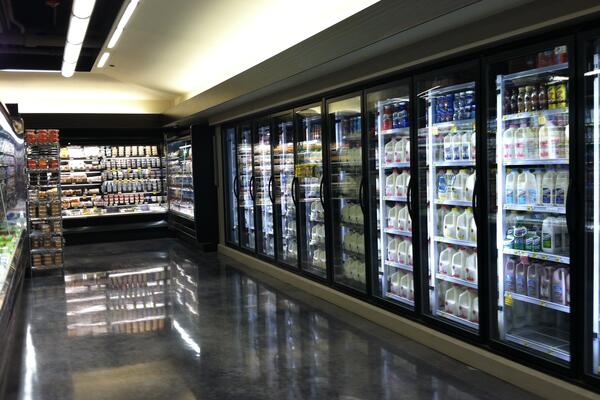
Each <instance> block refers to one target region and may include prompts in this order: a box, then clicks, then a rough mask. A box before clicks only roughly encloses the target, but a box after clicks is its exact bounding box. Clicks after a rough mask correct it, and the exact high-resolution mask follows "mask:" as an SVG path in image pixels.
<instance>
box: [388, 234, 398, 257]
mask: <svg viewBox="0 0 600 400" xmlns="http://www.w3.org/2000/svg"><path fill="white" fill-rule="evenodd" d="M398 242H399V241H398V239H392V240H390V241H389V242H388V248H387V255H388V261H392V262H397V261H398Z"/></svg>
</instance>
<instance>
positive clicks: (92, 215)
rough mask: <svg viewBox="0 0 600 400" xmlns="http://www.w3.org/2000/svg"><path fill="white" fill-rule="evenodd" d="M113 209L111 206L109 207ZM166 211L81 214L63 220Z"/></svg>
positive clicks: (150, 212)
mask: <svg viewBox="0 0 600 400" xmlns="http://www.w3.org/2000/svg"><path fill="white" fill-rule="evenodd" d="M111 207H113V206H111ZM166 213H167V210H166V209H164V210H150V211H124V212H114V213H108V212H107V213H101V214H81V215H63V217H62V218H63V219H85V218H101V217H114V216H115V215H153V214H166Z"/></svg>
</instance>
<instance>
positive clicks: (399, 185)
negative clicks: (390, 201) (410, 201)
mask: <svg viewBox="0 0 600 400" xmlns="http://www.w3.org/2000/svg"><path fill="white" fill-rule="evenodd" d="M409 180H410V175H409V174H408V172H406V170H403V171H402V173H401V174H400V175H398V177H397V178H396V196H406V189H407V186H408V181H409Z"/></svg>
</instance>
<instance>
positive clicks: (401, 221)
mask: <svg viewBox="0 0 600 400" xmlns="http://www.w3.org/2000/svg"><path fill="white" fill-rule="evenodd" d="M409 219H410V215H409V213H408V207H406V206H404V207H402V208H400V211H398V225H397V227H398V229H400V230H402V231H408V230H410V229H409V228H410V225H411V224H410V223H409Z"/></svg>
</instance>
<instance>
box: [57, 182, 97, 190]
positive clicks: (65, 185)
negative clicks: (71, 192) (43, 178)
mask: <svg viewBox="0 0 600 400" xmlns="http://www.w3.org/2000/svg"><path fill="white" fill-rule="evenodd" d="M100 185H102V182H94V183H62V184H61V185H60V187H61V188H63V189H64V188H79V187H88V186H100ZM55 186H56V185H55Z"/></svg>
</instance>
